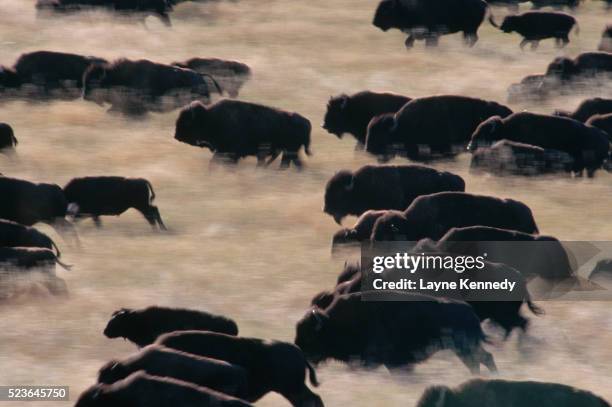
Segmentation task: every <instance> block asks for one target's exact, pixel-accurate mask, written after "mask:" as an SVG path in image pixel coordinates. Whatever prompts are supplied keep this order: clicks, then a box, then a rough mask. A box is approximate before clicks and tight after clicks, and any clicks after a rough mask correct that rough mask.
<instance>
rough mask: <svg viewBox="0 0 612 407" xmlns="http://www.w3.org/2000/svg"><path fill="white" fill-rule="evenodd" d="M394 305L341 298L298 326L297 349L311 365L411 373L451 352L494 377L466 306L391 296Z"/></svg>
mask: <svg viewBox="0 0 612 407" xmlns="http://www.w3.org/2000/svg"><path fill="white" fill-rule="evenodd" d="M387 294H388V295H389V298H391V299H393V300H395V301H375V302H369V301H364V300H363V299H362V296H363V295H364V294H362V293H353V294H348V295H339V296H337V297H335V298H334V301H333V302H332V304H331V305H330V306H329V307H328V308H327V309H325V310H321V309H319V308H312V309H310V310H309V311H308V312H307V313H306V315H305V316H304V317H303V318H302V319H301V320H300V321H299V322H298V323H297V326H296V337H295V344H296V345H297V346H299V347H300V349H302V351H303V352H304V354H305V355H306V357H307V358H308V360H310V361H312V362H313V363H316V364H318V363H320V362H323V361H325V360H328V359H335V360H339V361H342V362H345V363H350V362H354V361H357V362H360V363H361V364H362V365H364V366H367V367H377V366H379V365H384V366H385V367H386V368H387V369H389V370H390V371H392V372H393V371H401V370H408V369H411V368H412V367H413V366H414V365H415V364H417V363H420V362H423V361H425V360H426V359H428V358H429V357H430V356H431V355H433V354H434V353H436V352H438V351H440V350H445V349H448V350H451V351H453V352H454V353H455V354H456V355H457V356H458V357H459V358H460V359H461V361H462V362H463V363H464V364H465V365H466V366H467V367H468V369H470V371H471V372H472V373H475V374H476V373H478V372H479V371H480V364H484V365H485V366H486V367H487V368H488V369H489V370H490V371H492V372H494V371H496V367H495V362H494V360H493V356H492V355H491V354H490V353H489V352H487V351H486V350H485V349H484V348H483V347H482V343H483V342H484V341H485V339H486V338H485V334H484V332H483V331H482V328H481V327H480V320H479V319H478V317H477V316H476V314H475V313H474V310H473V309H472V307H471V306H469V305H468V304H466V303H464V302H457V301H452V300H441V299H437V298H434V297H429V296H424V295H419V294H406V293H398V292H395V293H394V292H388V293H387Z"/></svg>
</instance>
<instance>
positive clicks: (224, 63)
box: [172, 58, 251, 98]
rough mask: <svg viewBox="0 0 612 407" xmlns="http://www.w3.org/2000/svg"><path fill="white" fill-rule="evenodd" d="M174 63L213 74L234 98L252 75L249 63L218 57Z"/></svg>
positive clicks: (202, 72)
mask: <svg viewBox="0 0 612 407" xmlns="http://www.w3.org/2000/svg"><path fill="white" fill-rule="evenodd" d="M172 65H175V66H178V67H180V68H188V69H191V70H193V71H196V72H199V73H201V74H206V75H211V76H212V77H213V78H215V79H216V80H217V81H218V82H219V84H220V85H221V88H223V90H224V91H226V92H227V93H228V94H229V95H230V96H231V97H233V98H234V97H236V96H238V92H239V91H240V88H241V87H242V85H244V83H245V82H246V81H247V80H248V79H249V78H250V77H251V68H249V66H248V65H247V64H243V63H242V62H237V61H228V60H224V59H218V58H191V59H188V60H187V61H184V62H173V63H172Z"/></svg>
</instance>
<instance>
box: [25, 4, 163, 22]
mask: <svg viewBox="0 0 612 407" xmlns="http://www.w3.org/2000/svg"><path fill="white" fill-rule="evenodd" d="M93 8H101V9H107V10H112V11H115V12H117V13H124V14H128V13H130V14H131V13H139V14H141V15H142V19H143V20H144V19H145V18H146V17H147V16H149V15H154V16H157V17H158V18H159V19H160V20H161V21H162V22H163V23H164V24H165V25H167V26H170V25H171V23H170V17H169V16H168V13H169V12H170V11H172V3H171V2H170V1H169V0H37V2H36V9H37V10H38V11H39V12H53V13H69V12H75V11H81V10H87V9H93Z"/></svg>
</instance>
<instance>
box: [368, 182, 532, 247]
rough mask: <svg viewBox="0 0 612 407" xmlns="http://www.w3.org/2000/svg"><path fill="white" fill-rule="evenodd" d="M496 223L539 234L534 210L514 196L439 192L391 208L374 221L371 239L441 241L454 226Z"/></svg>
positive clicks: (501, 226)
mask: <svg viewBox="0 0 612 407" xmlns="http://www.w3.org/2000/svg"><path fill="white" fill-rule="evenodd" d="M476 225H482V226H492V227H497V228H501V229H511V230H518V231H520V232H525V233H538V227H537V226H536V223H535V220H534V218H533V214H532V213H531V209H529V207H528V206H527V205H525V204H524V203H522V202H519V201H515V200H513V199H500V198H495V197H491V196H484V195H473V194H468V193H465V192H439V193H437V194H431V195H425V196H420V197H418V198H417V199H415V200H414V202H412V204H411V205H410V206H409V207H408V208H407V209H406V210H405V211H404V212H399V211H389V212H387V213H386V214H384V215H382V216H381V217H379V218H378V219H377V220H376V222H375V223H374V228H373V230H372V236H371V240H373V241H393V240H401V241H409V242H416V241H419V240H421V239H425V238H429V239H433V240H438V239H440V238H441V237H442V236H444V234H445V233H446V232H447V231H449V230H450V229H451V228H454V227H465V226H476Z"/></svg>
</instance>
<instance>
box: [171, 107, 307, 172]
mask: <svg viewBox="0 0 612 407" xmlns="http://www.w3.org/2000/svg"><path fill="white" fill-rule="evenodd" d="M310 130H311V125H310V122H309V121H308V119H306V118H305V117H303V116H301V115H299V114H297V113H292V112H287V111H284V110H280V109H275V108H272V107H268V106H263V105H258V104H255V103H248V102H242V101H237V100H228V99H225V100H221V101H219V102H217V103H215V104H213V105H211V106H208V107H207V106H204V105H203V104H202V103H199V102H194V103H191V104H190V105H188V106H186V107H185V108H183V110H181V113H180V114H179V117H178V119H177V121H176V131H175V135H174V138H175V139H176V140H178V141H180V142H183V143H187V144H190V145H192V146H198V147H206V148H209V149H210V150H211V151H212V152H213V158H212V160H211V164H212V163H214V162H216V161H219V160H227V161H229V162H232V163H236V162H237V161H238V160H239V159H241V158H243V157H247V156H255V157H257V163H258V165H264V164H265V165H269V164H270V163H271V162H272V161H274V160H275V159H276V158H277V157H278V156H279V155H280V154H281V153H282V154H283V157H282V160H281V168H286V167H289V164H290V163H293V164H294V165H295V166H296V167H298V168H301V166H302V161H301V160H300V158H299V157H298V152H299V150H300V149H301V148H302V147H304V151H305V152H306V154H308V155H310V154H311V153H310ZM266 158H268V161H267V162H266Z"/></svg>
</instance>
